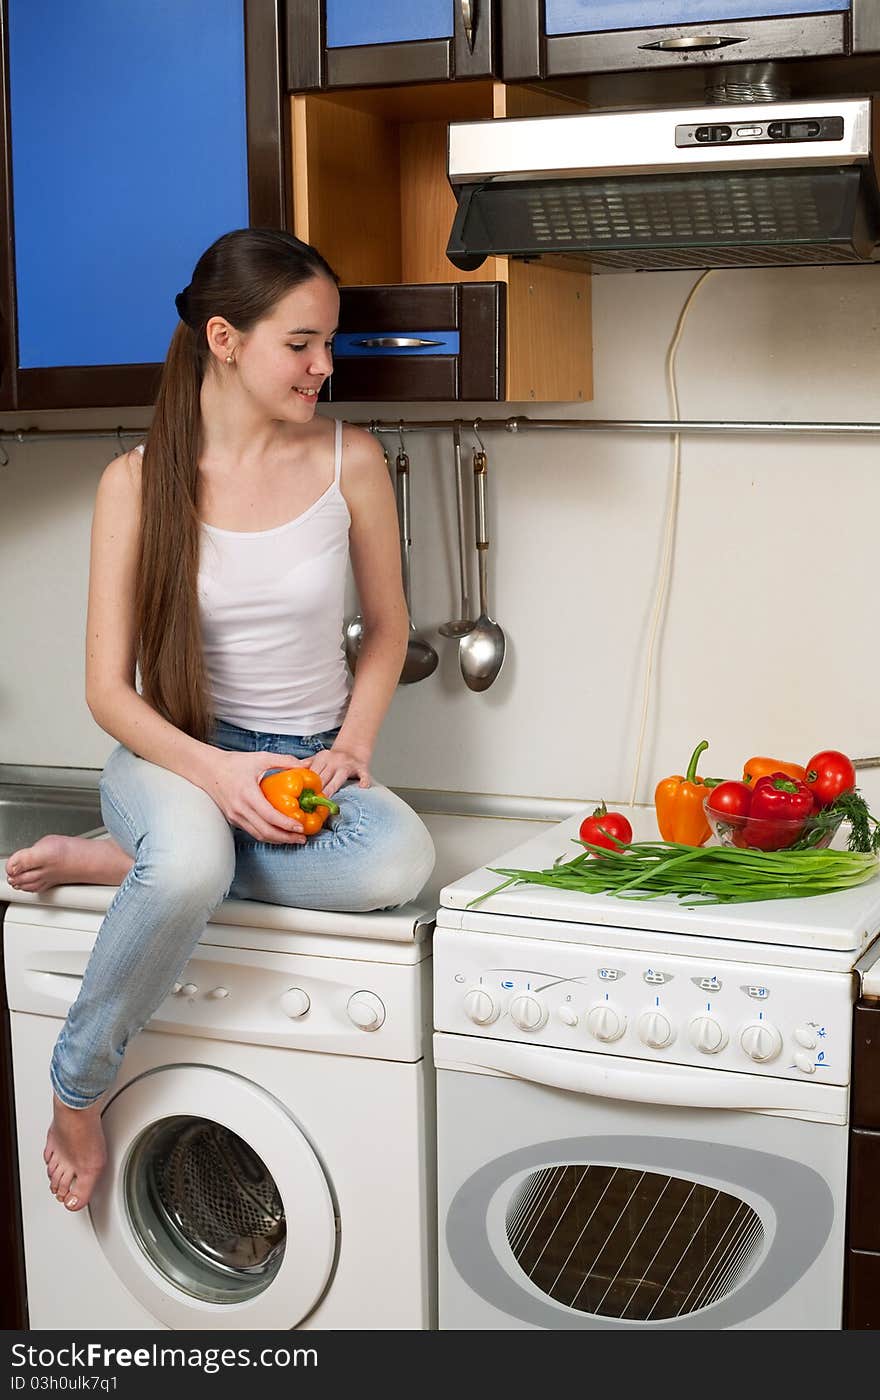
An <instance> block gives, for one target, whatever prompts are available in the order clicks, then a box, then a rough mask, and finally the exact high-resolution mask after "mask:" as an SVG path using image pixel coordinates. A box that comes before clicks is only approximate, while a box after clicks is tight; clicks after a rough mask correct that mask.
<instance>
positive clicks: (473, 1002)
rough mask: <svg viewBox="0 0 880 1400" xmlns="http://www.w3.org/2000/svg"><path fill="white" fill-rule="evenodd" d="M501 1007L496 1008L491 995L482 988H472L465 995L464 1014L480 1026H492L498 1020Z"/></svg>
mask: <svg viewBox="0 0 880 1400" xmlns="http://www.w3.org/2000/svg"><path fill="white" fill-rule="evenodd" d="M500 1011H501V1007H500V1006H496V1005H495V1002H494V1001H493V1000H492V998H491V997H490V995H489V993H488V992H486V991H484V990H483V988H482V987H471V989H470V991H469V992H465V994H464V1012H465V1015H466V1016H469V1017H470V1019H471V1020H472V1021H473V1022H474V1023H475V1024H476V1025H478V1026H491V1024H492V1022H493V1021H497V1020H498V1016H499V1013H500Z"/></svg>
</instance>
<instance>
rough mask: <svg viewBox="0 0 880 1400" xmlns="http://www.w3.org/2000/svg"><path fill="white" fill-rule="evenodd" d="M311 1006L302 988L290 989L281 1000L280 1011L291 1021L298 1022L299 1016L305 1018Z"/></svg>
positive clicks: (308, 997) (307, 995)
mask: <svg viewBox="0 0 880 1400" xmlns="http://www.w3.org/2000/svg"><path fill="white" fill-rule="evenodd" d="M311 1004H312V1002H311V998H310V996H309V994H308V992H304V991H303V989H302V987H291V988H290V989H289V991H286V992H285V993H284V995H283V996H282V998H281V1010H282V1011H283V1012H284V1013H285V1015H287V1016H289V1017H290V1019H291V1021H298V1020H299V1018H300V1016H305V1014H306V1012H307V1011H308V1009H309V1007H310V1006H311Z"/></svg>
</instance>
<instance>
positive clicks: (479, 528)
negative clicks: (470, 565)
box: [458, 448, 507, 690]
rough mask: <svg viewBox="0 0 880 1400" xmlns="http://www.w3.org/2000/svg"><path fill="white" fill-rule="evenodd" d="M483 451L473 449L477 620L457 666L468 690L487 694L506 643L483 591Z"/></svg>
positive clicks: (486, 547) (463, 641) (463, 642)
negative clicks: (477, 586) (490, 614)
mask: <svg viewBox="0 0 880 1400" xmlns="http://www.w3.org/2000/svg"><path fill="white" fill-rule="evenodd" d="M487 465H488V464H487V459H486V453H485V451H478V450H477V449H476V448H475V449H474V526H475V534H476V546H477V562H478V564H479V570H480V616H479V617H478V618H477V621H476V623H475V624H474V627H473V628H472V629H471V631H470V632H468V633H466V634H465V636H463V637H462V639H461V641H460V642H459V644H458V664H459V666H460V667H461V674H462V676H463V677H464V681H465V685H467V686H469V687H470V689H471V690H488V689H489V686H490V685H491V684H492V682H493V681H494V680H495V679H496V677H497V675H498V672H499V671H500V670H501V667H502V666H503V665H504V654H505V652H506V650H507V641H506V638H505V636H504V632H503V631H502V629H501V628H500V627H499V626H498V623H497V622H494V621H493V620H492V618H491V617H490V616H489V603H488V600H487V596H486V594H487V589H486V572H487V570H486V564H487V559H486V556H487V553H488V550H489V527H488V524H487V519H486V467H487Z"/></svg>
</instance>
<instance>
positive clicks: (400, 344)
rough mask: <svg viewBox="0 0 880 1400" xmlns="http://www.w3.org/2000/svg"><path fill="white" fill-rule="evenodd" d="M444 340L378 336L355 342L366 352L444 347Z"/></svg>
mask: <svg viewBox="0 0 880 1400" xmlns="http://www.w3.org/2000/svg"><path fill="white" fill-rule="evenodd" d="M442 344H443V342H442V340H421V339H420V338H419V337H418V336H406V335H376V336H372V337H370V339H368V340H353V341H352V345H361V346H363V347H364V349H365V350H417V349H419V348H420V347H421V346H423V345H442Z"/></svg>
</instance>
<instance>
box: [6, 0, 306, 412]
mask: <svg viewBox="0 0 880 1400" xmlns="http://www.w3.org/2000/svg"><path fill="white" fill-rule="evenodd" d="M0 4H2V42H3V55H2V56H3V65H2V71H3V75H4V77H3V81H4V90H3V94H2V96H3V99H4V100H3V104H2V115H0V141H2V146H0V216H2V217H3V232H4V242H3V247H2V258H3V262H2V267H0V406H2V407H4V408H7V409H10V408H11V409H42V408H70V407H88V406H115V405H127V404H147V403H151V402H152V400H153V398H154V396H155V388H156V384H157V380H158V371H159V366H160V363H161V361H162V359H163V358H164V355H165V351H166V349H167V346H168V342H169V340H170V337H171V334H172V332H173V330H174V327H175V325H176V321H177V315H176V311H175V309H174V295H175V292H176V291H178V290H179V289H180V288H181V287H182V286H184V285H186V282H187V281H188V280H189V276H190V273H191V271H192V267H193V264H194V262H195V260H196V258H197V257H198V255H199V254H200V253H201V252H202V251H203V249H204V248H205V247H206V246H207V245H208V244H209V243H211V242H212V241H213V240H214V239H215V238H217V237H218V236H219V235H220V234H221V233H225V232H227V231H228V230H229V229H231V228H235V227H241V226H243V225H247V224H248V223H250V224H252V225H271V226H276V227H277V226H283V225H284V224H286V223H288V222H289V195H288V191H289V175H288V171H289V146H288V130H289V128H288V124H287V122H286V120H284V116H285V115H286V113H285V112H284V105H285V104H284V98H283V88H282V76H281V75H282V57H283V55H282V36H283V31H282V23H281V19H280V18H279V5H278V3H277V0H177V3H175V5H173V6H157V5H155V3H153V0H127V3H126V4H125V5H124V6H118V7H107V6H95V5H93V4H91V3H88V0H51V3H48V4H43V5H41V6H34V5H33V4H32V0H0ZM47 11H49V12H51V13H50V14H48V15H47Z"/></svg>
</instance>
